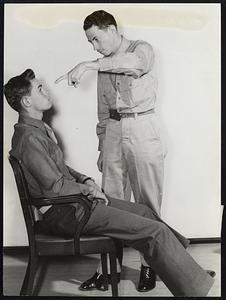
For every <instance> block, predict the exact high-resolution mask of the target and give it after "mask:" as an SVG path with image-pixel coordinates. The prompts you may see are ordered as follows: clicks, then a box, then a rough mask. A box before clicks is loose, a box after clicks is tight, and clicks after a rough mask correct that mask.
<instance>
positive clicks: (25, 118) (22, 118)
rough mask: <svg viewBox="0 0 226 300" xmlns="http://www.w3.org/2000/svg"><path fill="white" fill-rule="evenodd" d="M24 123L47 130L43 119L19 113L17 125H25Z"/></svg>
mask: <svg viewBox="0 0 226 300" xmlns="http://www.w3.org/2000/svg"><path fill="white" fill-rule="evenodd" d="M23 124H25V125H29V126H33V127H36V128H40V129H41V130H42V131H44V132H45V125H44V122H43V121H41V120H38V119H34V118H31V117H28V116H24V115H19V119H18V123H17V124H16V125H15V126H18V125H23Z"/></svg>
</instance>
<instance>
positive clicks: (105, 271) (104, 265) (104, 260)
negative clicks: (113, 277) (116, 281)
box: [101, 253, 108, 291]
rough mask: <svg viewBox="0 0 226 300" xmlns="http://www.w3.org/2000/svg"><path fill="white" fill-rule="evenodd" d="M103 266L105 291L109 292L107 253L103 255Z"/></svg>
mask: <svg viewBox="0 0 226 300" xmlns="http://www.w3.org/2000/svg"><path fill="white" fill-rule="evenodd" d="M101 264H102V272H103V277H104V282H103V285H104V289H105V290H106V291H107V290H108V277H107V276H108V270H107V254H106V253H101Z"/></svg>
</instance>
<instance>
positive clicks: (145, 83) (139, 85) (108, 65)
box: [97, 36, 157, 151]
mask: <svg viewBox="0 0 226 300" xmlns="http://www.w3.org/2000/svg"><path fill="white" fill-rule="evenodd" d="M153 64H154V52H153V49H152V46H151V45H150V44H148V43H147V42H145V41H140V40H138V41H130V40H127V39H125V38H124V37H123V36H122V41H121V45H120V47H119V49H118V51H117V53H115V54H114V55H112V56H109V57H103V58H100V59H99V65H100V71H99V72H98V85H97V93H98V120H99V122H98V124H97V135H98V138H99V148H98V149H99V150H100V151H101V150H102V148H103V143H104V138H105V130H106V125H107V122H108V120H109V109H116V110H117V111H118V112H120V113H131V112H132V113H138V112H145V111H147V110H150V109H153V108H154V107H155V101H156V89H157V80H156V78H155V76H154V73H153Z"/></svg>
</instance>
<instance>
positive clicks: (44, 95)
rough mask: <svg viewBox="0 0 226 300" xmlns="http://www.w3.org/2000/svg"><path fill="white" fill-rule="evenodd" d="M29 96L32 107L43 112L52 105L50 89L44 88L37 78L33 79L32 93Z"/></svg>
mask: <svg viewBox="0 0 226 300" xmlns="http://www.w3.org/2000/svg"><path fill="white" fill-rule="evenodd" d="M29 97H30V100H31V103H32V107H33V109H34V110H36V111H40V112H43V111H45V110H48V109H50V108H51V106H52V102H51V100H50V97H49V93H48V91H47V90H46V89H44V87H43V85H42V84H41V82H40V81H39V80H37V79H36V78H34V79H32V80H31V94H30V96H29Z"/></svg>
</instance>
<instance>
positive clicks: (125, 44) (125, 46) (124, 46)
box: [113, 35, 130, 55]
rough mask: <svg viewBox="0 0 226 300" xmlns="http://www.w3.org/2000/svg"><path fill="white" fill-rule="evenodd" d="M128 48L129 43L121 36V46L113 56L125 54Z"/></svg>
mask: <svg viewBox="0 0 226 300" xmlns="http://www.w3.org/2000/svg"><path fill="white" fill-rule="evenodd" d="M129 46H130V41H129V40H127V39H126V38H125V37H124V36H123V35H121V44H120V46H119V48H118V50H117V51H116V52H115V53H114V54H113V55H115V54H118V53H120V52H125V51H126V50H127V49H128V47H129Z"/></svg>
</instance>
